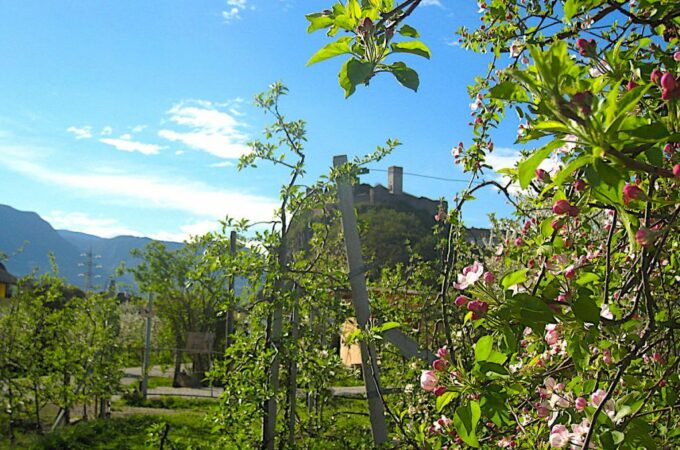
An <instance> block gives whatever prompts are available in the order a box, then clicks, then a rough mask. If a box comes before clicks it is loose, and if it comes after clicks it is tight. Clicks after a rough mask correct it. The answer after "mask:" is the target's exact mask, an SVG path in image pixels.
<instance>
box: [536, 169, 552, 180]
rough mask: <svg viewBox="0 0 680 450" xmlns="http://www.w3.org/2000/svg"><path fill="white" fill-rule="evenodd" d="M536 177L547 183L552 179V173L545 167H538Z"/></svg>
mask: <svg viewBox="0 0 680 450" xmlns="http://www.w3.org/2000/svg"><path fill="white" fill-rule="evenodd" d="M536 178H538V179H539V180H541V181H543V182H545V183H547V182H548V181H550V174H549V173H548V172H546V171H545V170H543V169H536Z"/></svg>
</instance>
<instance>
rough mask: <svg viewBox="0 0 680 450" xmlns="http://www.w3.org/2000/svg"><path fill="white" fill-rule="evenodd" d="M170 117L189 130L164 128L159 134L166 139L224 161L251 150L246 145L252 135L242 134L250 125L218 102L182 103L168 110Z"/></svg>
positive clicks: (172, 120)
mask: <svg viewBox="0 0 680 450" xmlns="http://www.w3.org/2000/svg"><path fill="white" fill-rule="evenodd" d="M168 116H169V120H170V121H171V122H174V123H175V124H177V125H180V126H182V127H185V128H187V129H188V130H189V131H176V130H171V129H163V130H160V131H159V132H158V135H159V136H160V137H162V138H163V139H167V140H169V141H172V142H181V143H183V144H185V145H186V146H188V147H189V148H192V149H194V150H199V151H204V152H207V153H210V154H211V155H213V156H217V157H218V158H223V159H236V158H239V157H240V156H241V155H244V154H246V153H248V152H249V151H250V149H249V148H248V146H247V145H246V144H245V142H246V140H247V139H248V136H247V135H246V134H245V133H244V132H242V131H241V129H242V128H244V127H245V126H246V125H245V124H244V123H242V122H240V121H238V120H237V119H236V118H235V116H234V114H232V113H231V112H228V111H224V110H221V109H220V108H219V105H217V104H215V103H212V102H208V101H187V102H181V103H179V104H177V105H175V106H173V107H172V108H171V109H170V110H169V111H168Z"/></svg>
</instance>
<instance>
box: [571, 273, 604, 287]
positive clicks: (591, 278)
mask: <svg viewBox="0 0 680 450" xmlns="http://www.w3.org/2000/svg"><path fill="white" fill-rule="evenodd" d="M595 281H600V277H599V276H598V275H597V274H594V273H592V272H584V273H582V274H581V276H580V277H578V280H576V284H578V285H580V286H585V285H586V284H590V283H593V282H595Z"/></svg>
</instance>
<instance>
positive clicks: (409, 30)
mask: <svg viewBox="0 0 680 450" xmlns="http://www.w3.org/2000/svg"><path fill="white" fill-rule="evenodd" d="M399 34H401V35H402V36H406V37H411V38H418V37H420V35H419V34H418V31H417V30H416V29H415V28H413V27H412V26H410V25H404V26H402V27H401V28H399Z"/></svg>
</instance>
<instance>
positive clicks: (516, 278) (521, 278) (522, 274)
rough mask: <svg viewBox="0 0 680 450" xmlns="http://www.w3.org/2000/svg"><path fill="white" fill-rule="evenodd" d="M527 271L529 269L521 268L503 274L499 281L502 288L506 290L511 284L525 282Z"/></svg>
mask: <svg viewBox="0 0 680 450" xmlns="http://www.w3.org/2000/svg"><path fill="white" fill-rule="evenodd" d="M527 272H529V269H521V270H518V271H516V272H511V273H509V274H507V275H506V276H504V277H503V280H502V281H501V284H502V285H503V289H506V290H507V289H510V287H511V286H514V285H516V284H519V283H523V282H525V281H526V280H527Z"/></svg>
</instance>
